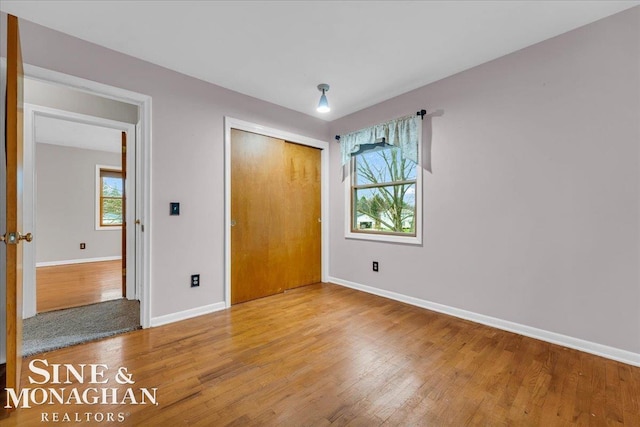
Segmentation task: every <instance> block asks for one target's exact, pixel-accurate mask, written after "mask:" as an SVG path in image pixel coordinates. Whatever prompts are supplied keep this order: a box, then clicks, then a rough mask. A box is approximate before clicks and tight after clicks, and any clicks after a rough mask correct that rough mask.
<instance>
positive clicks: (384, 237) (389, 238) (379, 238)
mask: <svg viewBox="0 0 640 427" xmlns="http://www.w3.org/2000/svg"><path fill="white" fill-rule="evenodd" d="M345 238H347V239H356V240H371V241H374V242H383V243H403V244H405V245H421V244H422V238H421V237H419V236H397V235H389V234H374V233H354V232H350V231H347V232H346V234H345Z"/></svg>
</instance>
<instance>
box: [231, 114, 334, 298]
mask: <svg viewBox="0 0 640 427" xmlns="http://www.w3.org/2000/svg"><path fill="white" fill-rule="evenodd" d="M231 129H238V130H242V131H247V132H253V133H257V134H260V135H264V136H269V137H272V138H278V139H284V140H285V141H289V142H294V143H296V144H301V145H306V146H308V147H313V148H318V149H320V150H321V153H320V170H321V173H322V177H321V181H320V219H321V224H322V228H321V239H322V242H321V261H320V265H321V280H322V281H323V282H326V281H327V280H328V277H329V143H328V142H327V141H322V140H320V139H315V138H310V137H308V136H304V135H298V134H295V133H291V132H288V131H284V130H280V129H275V128H271V127H268V126H263V125H260V124H257V123H252V122H248V121H244V120H239V119H234V118H233V117H228V116H225V118H224V303H225V306H226V307H227V308H229V307H231Z"/></svg>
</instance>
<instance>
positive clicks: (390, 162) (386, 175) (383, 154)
mask: <svg viewBox="0 0 640 427" xmlns="http://www.w3.org/2000/svg"><path fill="white" fill-rule="evenodd" d="M354 161H355V174H354V184H355V185H366V184H383V183H390V182H394V181H408V180H413V179H416V166H417V164H416V163H415V162H414V161H412V160H408V159H403V158H402V156H401V155H400V150H399V149H398V148H396V147H390V148H386V149H384V150H379V151H369V152H365V153H362V154H359V155H357V156H355V157H354Z"/></svg>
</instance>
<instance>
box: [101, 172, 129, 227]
mask: <svg viewBox="0 0 640 427" xmlns="http://www.w3.org/2000/svg"><path fill="white" fill-rule="evenodd" d="M103 169H105V170H109V171H114V172H122V168H121V167H120V166H108V165H96V194H95V200H96V205H95V206H96V212H95V221H96V230H97V231H108V230H111V231H116V230H122V226H121V225H110V226H108V227H105V226H103V225H100V171H101V170H103ZM123 220H124V218H123Z"/></svg>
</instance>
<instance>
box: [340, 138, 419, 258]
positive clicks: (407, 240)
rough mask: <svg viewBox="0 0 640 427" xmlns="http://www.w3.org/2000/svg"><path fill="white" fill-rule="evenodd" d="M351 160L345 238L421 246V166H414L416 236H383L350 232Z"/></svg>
mask: <svg viewBox="0 0 640 427" xmlns="http://www.w3.org/2000/svg"><path fill="white" fill-rule="evenodd" d="M418 135H419V136H418V159H420V158H421V155H422V135H421V133H420V132H418ZM354 165H355V163H354V161H353V158H352V159H351V160H350V161H349V176H348V177H346V178H345V180H344V224H345V231H344V233H345V238H347V239H358V240H371V241H376V242H389V243H404V244H408V245H421V244H422V211H423V210H424V207H423V205H422V166H421V164H420V162H418V164H417V166H416V196H415V197H416V214H415V227H416V235H415V236H413V235H409V236H402V235H398V234H385V233H384V232H382V233H381V232H367V231H364V230H361V231H358V232H354V231H352V230H351V227H352V223H353V218H352V212H353V205H352V203H353V200H352V195H351V186H352V184H353V179H354V177H355V170H354Z"/></svg>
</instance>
